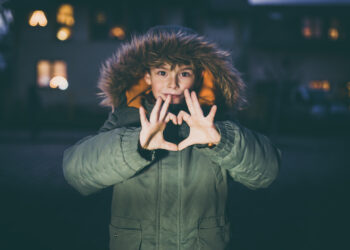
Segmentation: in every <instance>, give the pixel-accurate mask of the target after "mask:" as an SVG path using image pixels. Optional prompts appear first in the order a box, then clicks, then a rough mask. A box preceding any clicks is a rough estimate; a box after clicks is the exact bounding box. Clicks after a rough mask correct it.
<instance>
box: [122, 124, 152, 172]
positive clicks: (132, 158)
mask: <svg viewBox="0 0 350 250" xmlns="http://www.w3.org/2000/svg"><path fill="white" fill-rule="evenodd" d="M140 131H141V128H127V129H126V130H125V132H124V134H123V136H122V137H121V146H122V147H121V148H122V153H123V158H124V162H125V163H126V164H127V165H128V166H129V167H130V168H131V169H133V170H134V171H136V172H137V171H139V170H140V169H141V168H143V167H145V166H147V165H149V164H150V163H151V162H152V161H153V160H154V154H150V155H148V154H146V153H145V152H142V151H140V150H139V142H138V141H139V137H140ZM147 151H148V150H147ZM151 152H152V151H151Z"/></svg>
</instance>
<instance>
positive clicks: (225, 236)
mask: <svg viewBox="0 0 350 250" xmlns="http://www.w3.org/2000/svg"><path fill="white" fill-rule="evenodd" d="M229 233H230V232H229V224H228V223H227V222H226V220H225V218H224V216H217V217H206V218H202V219H201V220H200V221H199V222H198V249H201V250H213V249H215V250H223V249H225V247H226V246H227V244H228V242H229Z"/></svg>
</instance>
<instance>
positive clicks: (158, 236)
mask: <svg viewBox="0 0 350 250" xmlns="http://www.w3.org/2000/svg"><path fill="white" fill-rule="evenodd" d="M157 166H158V168H157V169H158V180H157V182H158V183H157V186H158V192H157V208H156V220H157V228H156V236H157V238H156V247H157V249H158V250H159V249H160V197H161V188H162V185H161V184H162V183H161V176H162V169H161V167H162V164H161V160H159V161H158V163H157Z"/></svg>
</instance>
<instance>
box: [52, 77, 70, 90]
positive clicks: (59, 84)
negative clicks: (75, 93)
mask: <svg viewBox="0 0 350 250" xmlns="http://www.w3.org/2000/svg"><path fill="white" fill-rule="evenodd" d="M50 87H51V88H59V89H60V90H66V89H67V88H68V81H67V79H66V78H64V77H63V76H55V77H53V78H52V79H51V81H50Z"/></svg>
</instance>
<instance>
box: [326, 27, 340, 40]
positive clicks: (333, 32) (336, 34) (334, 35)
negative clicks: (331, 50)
mask: <svg viewBox="0 0 350 250" xmlns="http://www.w3.org/2000/svg"><path fill="white" fill-rule="evenodd" d="M328 35H329V37H330V38H331V39H332V40H337V39H338V38H339V31H338V29H337V28H330V29H329V30H328Z"/></svg>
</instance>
